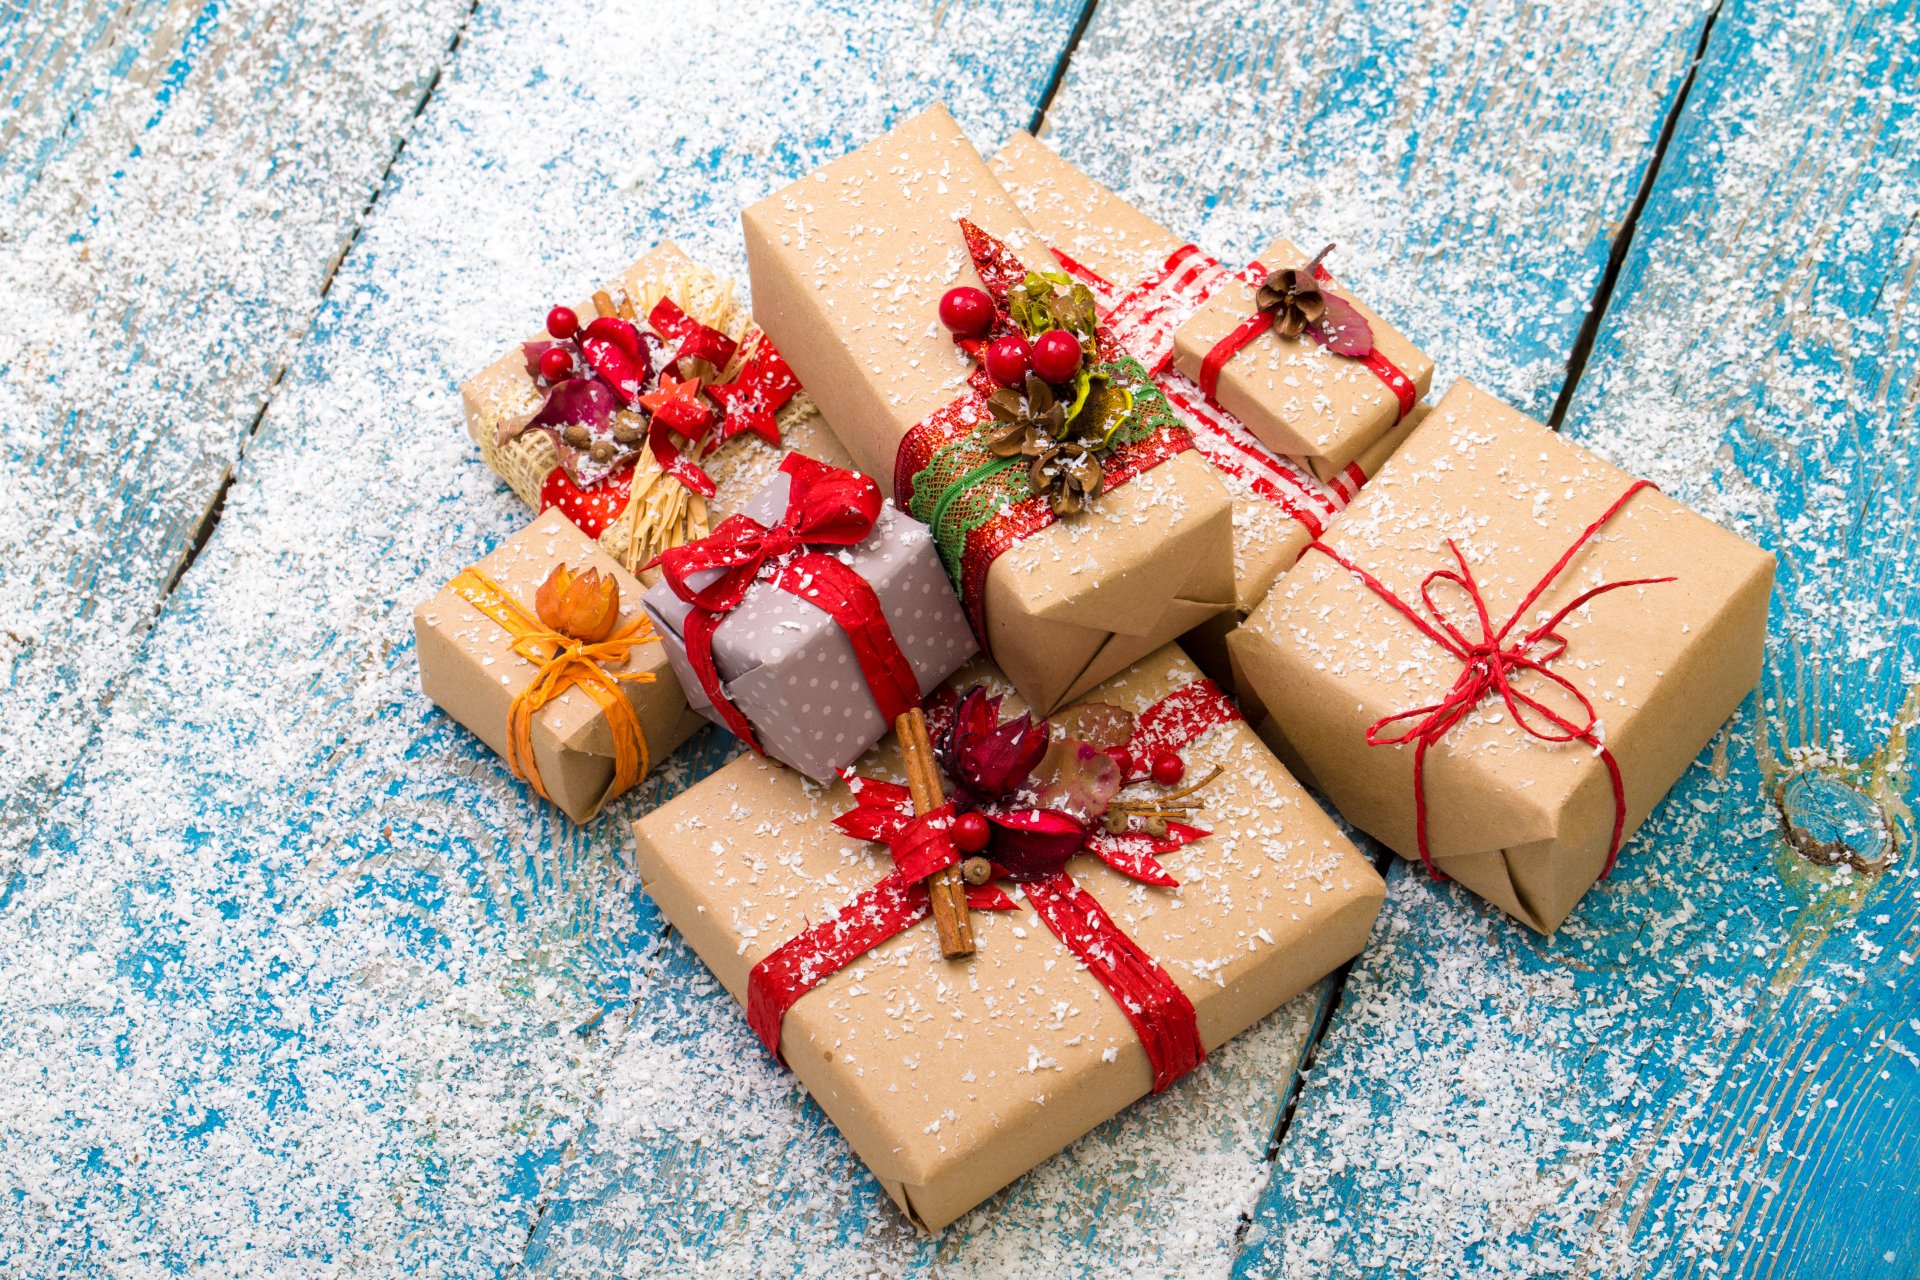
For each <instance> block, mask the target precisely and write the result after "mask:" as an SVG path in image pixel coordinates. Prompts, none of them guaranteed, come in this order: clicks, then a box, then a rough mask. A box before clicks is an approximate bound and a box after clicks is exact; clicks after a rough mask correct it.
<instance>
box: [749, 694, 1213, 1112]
mask: <svg viewBox="0 0 1920 1280" xmlns="http://www.w3.org/2000/svg"><path fill="white" fill-rule="evenodd" d="M942 694H943V695H944V696H942V697H938V698H937V699H936V700H934V702H933V705H931V706H930V707H929V714H928V719H929V721H930V722H931V723H930V724H929V726H928V728H929V732H930V734H931V735H932V736H933V737H934V738H935V739H936V740H938V739H940V738H942V737H944V736H945V734H946V730H947V727H948V726H949V725H950V723H951V721H952V718H953V715H954V710H955V699H954V698H953V696H952V694H951V691H950V690H942ZM1239 718H1240V713H1239V711H1238V710H1236V709H1235V707H1234V705H1233V703H1232V702H1230V701H1229V700H1228V699H1227V697H1226V695H1225V694H1223V693H1221V692H1220V689H1219V687H1218V686H1217V685H1215V684H1214V683H1213V682H1212V681H1211V680H1196V681H1194V682H1193V683H1191V684H1188V685H1186V686H1184V687H1182V688H1180V689H1177V690H1175V691H1174V692H1173V693H1171V694H1168V695H1167V696H1166V697H1165V698H1162V699H1161V700H1160V701H1159V702H1156V703H1155V704H1153V706H1151V707H1149V708H1147V709H1146V710H1145V711H1144V712H1142V713H1141V714H1140V716H1139V717H1138V719H1137V721H1136V723H1135V727H1134V732H1133V738H1132V741H1131V743H1130V744H1129V754H1130V755H1131V757H1132V758H1133V759H1134V760H1135V761H1145V760H1150V759H1152V757H1153V755H1154V754H1155V753H1156V752H1160V751H1178V750H1181V749H1183V748H1185V747H1186V746H1188V745H1189V744H1191V743H1192V742H1193V741H1194V740H1195V739H1197V738H1199V737H1200V735H1202V734H1204V733H1206V732H1207V731H1208V730H1210V729H1213V728H1215V727H1216V726H1218V725H1223V724H1228V723H1230V722H1232V721H1234V720H1237V719H1239ZM1144 776H1145V772H1144V770H1143V769H1141V768H1136V769H1135V771H1134V773H1133V774H1132V775H1131V776H1130V777H1129V781H1138V780H1140V779H1141V778H1142V777H1144ZM847 784H848V786H849V787H850V788H851V789H852V792H853V797H854V801H855V807H854V808H852V809H850V810H848V811H847V812H845V813H843V814H841V815H840V816H839V817H837V818H835V819H834V825H835V826H837V827H839V828H840V829H841V830H842V831H845V832H846V833H847V834H848V835H851V836H853V837H855V838H856V839H861V840H872V841H875V842H878V843H884V844H886V845H887V846H888V849H889V850H890V851H891V853H892V855H893V860H894V868H893V870H892V871H890V872H888V874H887V875H886V876H884V877H882V879H881V880H880V881H879V883H877V884H875V885H874V886H873V887H872V888H870V889H868V890H866V891H865V892H863V893H860V894H858V895H856V896H855V897H854V898H853V900H852V901H850V902H848V903H847V905H846V906H844V907H842V908H841V909H840V910H839V912H838V913H836V914H835V915H834V916H833V917H832V918H830V919H828V920H825V921H822V922H821V923H819V924H816V925H813V926H811V927H810V928H807V929H805V930H803V931H802V932H801V933H799V934H798V935H796V936H795V937H793V938H791V939H789V940H788V941H787V942H785V943H783V944H782V945H781V946H779V947H777V948H776V949H775V950H774V951H773V952H772V953H770V954H769V955H767V956H766V957H765V958H763V959H762V960H761V961H760V962H759V963H758V964H756V965H754V967H753V971H752V973H751V974H750V975H749V977H748V980H747V1022H748V1024H749V1025H750V1026H752V1028H753V1030H754V1034H755V1035H757V1036H759V1037H760V1042H761V1043H762V1044H764V1045H766V1046H767V1050H768V1051H769V1052H770V1053H772V1054H773V1055H774V1056H775V1057H778V1056H779V1054H780V1026H781V1023H782V1021H783V1020H784V1019H785V1018H786V1015H787V1011H788V1010H789V1009H791V1008H792V1007H793V1006H794V1004H795V1003H796V1002H797V1001H798V1000H799V999H800V997H802V996H804V995H805V994H806V993H807V992H809V991H811V990H812V989H813V988H814V987H815V986H817V985H819V984H820V983H821V982H824V981H825V980H826V979H828V978H829V977H832V976H833V975H834V974H835V973H838V972H839V971H840V970H841V969H843V968H845V967H846V966H847V965H849V964H851V963H852V962H853V961H854V960H856V959H858V958H859V957H860V956H862V955H864V954H866V953H867V952H868V951H870V950H872V949H873V948H874V947H877V946H879V945H880V944H881V943H883V942H885V941H887V940H888V939H890V938H893V937H895V936H896V935H898V934H900V933H903V932H905V931H906V930H907V929H909V928H911V927H912V926H913V925H915V924H917V923H919V921H921V920H922V919H924V918H925V917H926V915H927V914H928V905H927V890H926V886H925V884H924V883H922V878H923V876H924V875H927V874H931V873H932V872H934V871H939V870H944V869H945V868H947V867H950V866H952V865H953V864H954V863H955V862H956V861H957V860H958V858H959V854H958V851H957V850H955V848H954V846H953V842H952V840H951V838H950V836H949V835H948V834H947V832H948V830H949V829H950V828H951V826H952V821H953V810H952V806H951V805H947V806H942V808H941V809H939V810H936V811H935V812H934V813H930V814H926V815H924V816H921V817H918V818H916V817H915V816H914V812H913V798H912V795H911V793H910V792H909V791H908V789H907V788H906V787H903V786H901V785H900V784H898V783H894V782H886V781H882V780H879V779H875V778H861V777H855V776H852V775H851V774H849V776H848V778H847ZM1047 812H1050V811H1042V810H1027V811H1023V812H1018V813H1007V814H1002V815H996V816H998V817H1000V818H1003V819H1004V818H1012V819H1014V820H1016V821H1018V820H1019V819H1021V818H1022V817H1023V816H1024V813H1035V814H1040V813H1047ZM1058 816H1059V817H1061V818H1063V819H1064V820H1066V821H1069V822H1071V821H1074V820H1073V819H1072V818H1070V817H1067V816H1066V815H1058ZM929 828H931V830H929ZM1206 834H1207V833H1206V832H1205V831H1202V830H1200V829H1199V828H1197V827H1190V826H1186V825H1184V824H1181V823H1169V824H1168V828H1167V834H1166V835H1165V836H1151V835H1148V834H1146V833H1144V832H1128V833H1124V834H1113V833H1109V832H1106V831H1103V830H1101V829H1099V827H1098V826H1097V824H1096V825H1095V826H1094V827H1093V828H1092V829H1091V830H1089V831H1087V833H1086V834H1085V836H1084V839H1083V842H1082V845H1081V848H1082V849H1083V850H1084V851H1085V852H1087V853H1091V854H1093V855H1094V856H1095V857H1097V858H1099V859H1100V860H1101V861H1103V862H1105V863H1106V864H1107V865H1108V866H1110V867H1112V868H1113V869H1114V870H1116V871H1118V872H1120V873H1121V874H1122V875H1125V876H1127V877H1129V878H1131V879H1134V880H1138V881H1141V882H1142V883H1145V884H1151V885H1156V886H1160V887H1164V888H1174V887H1177V886H1178V884H1179V881H1177V880H1176V879H1174V877H1173V876H1172V875H1171V874H1169V873H1168V872H1167V870H1166V868H1165V867H1163V866H1161V865H1160V862H1159V859H1158V856H1157V855H1160V854H1165V853H1169V852H1172V851H1173V850H1175V849H1178V848H1180V847H1182V846H1184V845H1186V844H1188V843H1190V842H1192V841H1194V840H1197V839H1199V838H1201V837H1202V836H1205V835H1206ZM993 872H994V876H995V878H996V880H998V879H1007V880H1009V881H1010V882H1012V883H1016V884H1018V885H1019V886H1020V887H1021V889H1022V891H1023V892H1024V893H1025V894H1026V898H1027V903H1028V905H1029V906H1031V907H1032V908H1033V910H1034V912H1035V913H1036V914H1037V915H1039V917H1040V918H1041V920H1043V921H1045V922H1046V925H1047V927H1048V928H1049V929H1051V930H1052V931H1053V933H1054V935H1055V936H1056V937H1057V938H1059V939H1060V941H1061V942H1062V943H1064V944H1065V945H1066V947H1067V949H1068V950H1070V951H1072V952H1073V954H1074V955H1075V956H1076V957H1078V958H1079V959H1080V961H1081V962H1082V963H1083V964H1085V965H1086V966H1087V970H1088V972H1089V973H1091V974H1092V975H1093V977H1094V978H1095V979H1096V980H1097V981H1098V982H1099V983H1100V985H1101V986H1102V987H1103V988H1105V990H1106V991H1107V993H1108V994H1109V995H1110V996H1112V997H1113V1000H1114V1003H1116V1004H1118V1005H1119V1006H1120V1009H1121V1011H1122V1012H1123V1013H1125V1014H1126V1017H1127V1020H1128V1022H1129V1023H1131V1024H1132V1026H1133V1029H1134V1032H1135V1034H1137V1035H1138V1036H1139V1037H1140V1043H1141V1045H1142V1046H1143V1047H1144V1048H1145V1049H1146V1052H1147V1059H1148V1061H1149V1063H1150V1064H1151V1065H1152V1068H1153V1091H1154V1092H1155V1093H1159V1092H1161V1091H1163V1090H1165V1089H1166V1088H1167V1087H1168V1086H1170V1085H1171V1084H1173V1082H1174V1081H1176V1080H1178V1079H1179V1078H1180V1077H1181V1076H1183V1075H1185V1074H1186V1073H1187V1072H1189V1071H1191V1070H1193V1068H1195V1067H1196V1066H1198V1065H1199V1064H1200V1063H1201V1061H1203V1060H1204V1059H1205V1057H1206V1047H1205V1046H1204V1045H1203V1044H1202V1043H1201V1040H1200V1031H1199V1027H1198V1025H1197V1024H1196V1022H1195V1015H1194V1009H1193V1002H1192V1001H1191V1000H1189V999H1188V998H1187V995H1186V993H1185V992H1183V991H1181V990H1180V988H1179V986H1178V984H1176V983H1175V982H1174V980H1173V978H1172V976H1171V975H1170V974H1168V973H1167V971H1166V970H1165V969H1163V968H1161V967H1160V965H1159V963H1158V962H1157V961H1155V960H1154V958H1153V957H1152V956H1151V955H1149V954H1147V952H1146V951H1145V950H1144V949H1143V948H1142V947H1141V946H1140V944H1139V943H1137V942H1135V941H1134V940H1133V938H1132V937H1130V936H1129V935H1128V934H1127V932H1126V931H1125V930H1124V929H1122V928H1121V927H1120V926H1119V925H1118V924H1117V923H1115V922H1114V920H1113V917H1111V916H1110V915H1108V914H1107V912H1106V910H1105V908H1103V907H1102V906H1101V905H1100V903H1099V901H1098V900H1097V899H1095V898H1094V897H1093V895H1092V894H1089V893H1088V892H1087V891H1086V890H1085V889H1083V888H1081V887H1080V885H1079V884H1078V883H1077V882H1076V881H1075V880H1074V878H1073V877H1072V876H1071V875H1069V874H1068V873H1067V871H1066V869H1065V868H1064V867H1052V868H1048V867H1044V866H1038V865H1036V866H1033V867H1029V868H1026V869H1024V870H1015V869H1014V868H1010V867H1007V866H1003V865H1001V864H999V863H995V864H994V865H993ZM967 905H968V906H969V907H970V908H971V909H972V910H975V911H1011V910H1013V909H1014V907H1015V903H1014V901H1013V899H1012V898H1010V897H1009V896H1008V895H1007V894H1006V893H1005V892H1004V891H1003V890H1002V889H1000V888H999V886H998V884H997V883H994V882H989V883H987V884H984V885H980V886H976V887H970V888H969V889H968V890H967Z"/></svg>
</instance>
